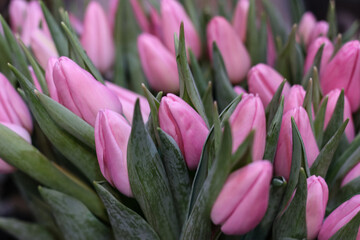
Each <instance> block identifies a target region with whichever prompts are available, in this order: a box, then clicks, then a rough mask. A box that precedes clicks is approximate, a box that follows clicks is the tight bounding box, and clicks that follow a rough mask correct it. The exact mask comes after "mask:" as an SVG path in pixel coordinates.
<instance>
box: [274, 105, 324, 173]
mask: <svg viewBox="0 0 360 240" xmlns="http://www.w3.org/2000/svg"><path fill="white" fill-rule="evenodd" d="M291 117H293V118H294V120H295V123H296V125H297V127H298V129H299V132H300V135H301V138H302V140H303V142H304V147H305V152H306V157H307V160H308V164H309V167H311V165H312V164H313V163H314V161H315V159H316V157H317V156H318V154H319V148H318V146H317V143H316V140H315V137H314V134H313V132H312V129H311V125H310V121H309V116H308V114H307V112H306V111H305V109H304V108H303V107H298V108H293V109H291V110H289V111H288V112H287V113H285V115H284V116H283V119H282V122H281V129H280V134H279V140H278V145H277V149H276V155H275V163H274V164H275V165H274V166H275V174H276V175H278V176H283V177H285V178H286V179H289V175H290V169H291V160H292V149H293V142H292V127H291Z"/></svg>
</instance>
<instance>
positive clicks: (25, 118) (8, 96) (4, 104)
mask: <svg viewBox="0 0 360 240" xmlns="http://www.w3.org/2000/svg"><path fill="white" fill-rule="evenodd" d="M0 86H1V87H0V121H1V122H5V123H11V124H16V125H19V126H21V127H23V128H25V129H26V130H27V131H28V132H30V133H31V132H32V129H33V123H32V119H31V115H30V112H29V110H28V108H27V106H26V104H25V102H24V101H23V100H22V98H21V97H20V95H19V94H18V92H17V91H16V90H15V89H14V87H13V86H12V85H11V83H10V82H9V80H8V79H7V78H6V77H5V76H4V75H2V74H1V73H0Z"/></svg>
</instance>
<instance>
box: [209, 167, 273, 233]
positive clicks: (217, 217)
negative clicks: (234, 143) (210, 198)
mask: <svg viewBox="0 0 360 240" xmlns="http://www.w3.org/2000/svg"><path fill="white" fill-rule="evenodd" d="M271 178H272V165H271V163H270V162H269V161H267V160H259V161H256V162H253V163H250V164H249V165H247V166H245V167H243V168H241V169H239V170H237V171H235V172H233V173H232V174H231V175H230V176H229V177H228V179H227V180H226V182H225V184H224V186H223V188H222V190H221V192H220V194H219V196H218V197H217V199H216V201H215V204H214V205H213V207H212V210H211V220H212V221H213V223H214V224H216V225H221V231H222V232H224V233H225V234H229V235H235V234H236V235H241V234H244V233H247V232H249V231H250V230H252V229H253V228H255V227H256V225H258V224H259V223H260V221H261V219H262V218H263V217H264V215H265V212H266V209H267V207H268V202H269V190H270V181H271Z"/></svg>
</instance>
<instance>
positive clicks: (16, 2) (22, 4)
mask: <svg viewBox="0 0 360 240" xmlns="http://www.w3.org/2000/svg"><path fill="white" fill-rule="evenodd" d="M27 6H28V3H27V2H26V1H24V0H12V1H11V2H10V5H9V15H10V23H11V28H12V30H13V31H14V32H21V30H22V29H21V28H22V27H23V25H24V22H25V19H26V14H27Z"/></svg>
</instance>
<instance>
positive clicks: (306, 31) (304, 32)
mask: <svg viewBox="0 0 360 240" xmlns="http://www.w3.org/2000/svg"><path fill="white" fill-rule="evenodd" d="M315 25H316V18H315V16H314V14H312V13H311V12H306V13H304V15H303V16H302V18H301V20H300V23H299V28H298V32H297V33H298V38H299V42H302V43H304V44H305V46H308V45H309V42H310V37H311V34H312V31H313V29H314V27H315Z"/></svg>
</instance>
